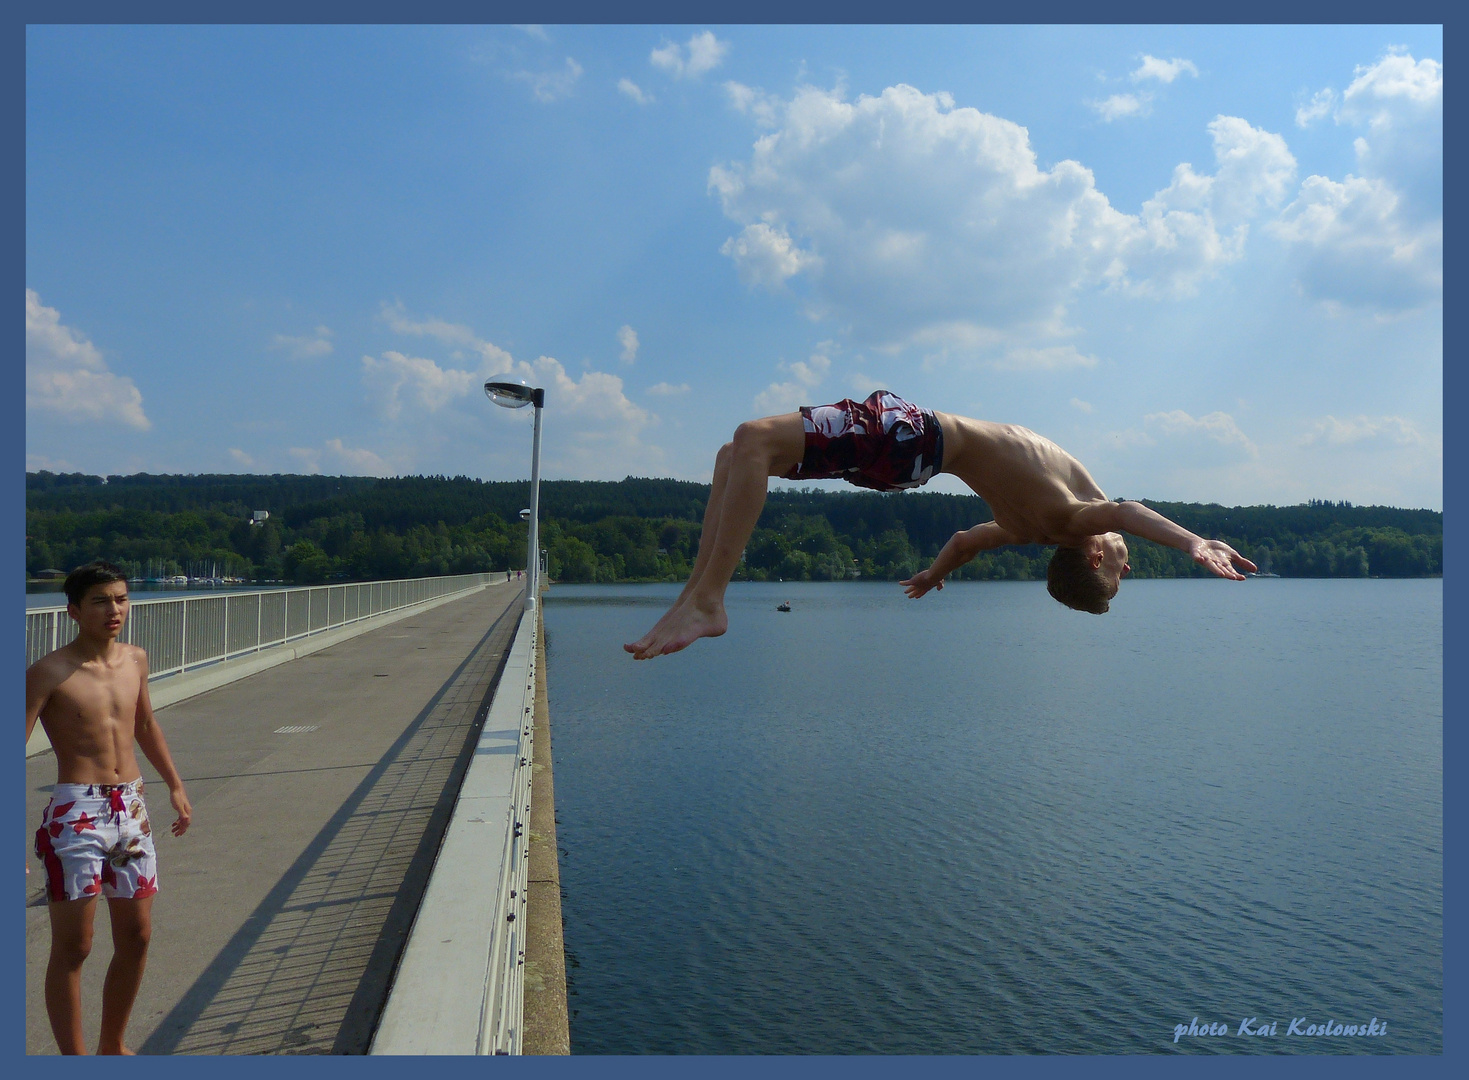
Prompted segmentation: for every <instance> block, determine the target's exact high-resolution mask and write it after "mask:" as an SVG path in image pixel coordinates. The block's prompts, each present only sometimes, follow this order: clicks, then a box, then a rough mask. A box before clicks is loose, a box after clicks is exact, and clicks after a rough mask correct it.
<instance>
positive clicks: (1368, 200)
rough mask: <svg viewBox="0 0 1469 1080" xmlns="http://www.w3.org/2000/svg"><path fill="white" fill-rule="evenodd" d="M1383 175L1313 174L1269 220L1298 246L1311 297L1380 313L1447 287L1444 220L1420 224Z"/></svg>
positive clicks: (1275, 231)
mask: <svg viewBox="0 0 1469 1080" xmlns="http://www.w3.org/2000/svg"><path fill="white" fill-rule="evenodd" d="M1401 202H1402V200H1401V198H1400V196H1399V195H1398V194H1397V193H1396V192H1395V191H1394V190H1393V189H1392V188H1391V186H1390V185H1389V184H1388V183H1387V182H1386V181H1384V180H1375V179H1366V178H1363V177H1356V176H1348V177H1347V178H1346V180H1345V181H1343V182H1342V183H1337V182H1336V181H1334V180H1328V179H1327V178H1326V177H1324V176H1310V177H1307V178H1306V180H1305V182H1304V183H1302V184H1301V191H1300V194H1299V195H1298V196H1297V197H1296V199H1295V201H1294V202H1292V203H1291V204H1290V205H1289V206H1287V207H1286V208H1285V210H1284V211H1283V212H1282V214H1281V216H1280V219H1279V220H1278V221H1276V222H1274V223H1273V224H1272V225H1271V226H1270V231H1271V233H1272V234H1273V235H1275V236H1276V237H1278V238H1280V239H1281V240H1283V241H1285V242H1286V243H1287V244H1288V245H1291V246H1292V247H1293V248H1294V249H1295V255H1296V258H1297V260H1298V263H1299V272H1300V277H1299V282H1300V285H1301V288H1302V290H1303V291H1304V292H1305V293H1306V295H1307V296H1310V297H1312V298H1314V299H1318V300H1325V301H1328V302H1333V303H1339V304H1345V305H1347V306H1349V307H1354V308H1361V309H1365V310H1375V311H1379V312H1387V313H1391V312H1398V311H1406V310H1411V309H1413V308H1416V307H1420V306H1422V305H1424V304H1426V303H1430V302H1432V301H1434V300H1436V299H1438V298H1439V297H1440V296H1441V295H1442V291H1443V221H1442V219H1439V220H1436V221H1429V222H1425V223H1422V224H1416V223H1414V222H1412V221H1411V220H1409V217H1408V215H1406V214H1404V213H1402V212H1401Z"/></svg>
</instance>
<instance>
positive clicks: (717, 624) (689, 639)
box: [633, 412, 806, 660]
mask: <svg viewBox="0 0 1469 1080" xmlns="http://www.w3.org/2000/svg"><path fill="white" fill-rule="evenodd" d="M805 452H806V430H805V425H804V423H803V422H802V419H801V414H800V413H798V412H796V413H786V414H785V415H784V416H767V417H766V418H765V419H763V420H752V421H749V422H747V423H744V424H741V425H740V426H739V428H738V429H736V431H735V437H734V441H733V442H732V443H731V449H730V453H729V459H728V469H727V471H726V474H725V478H724V495H723V498H721V499H720V500H719V508H718V512H719V517H718V529H717V530H716V531H715V534H714V535H713V536H709V535H707V533H706V535H704V536H701V537H700V538H699V561H702V562H703V564H704V565H703V566H702V567H700V568H699V576H698V580H697V581H694V582H692V583H691V586H692V587H691V588H689V589H688V590H687V593H686V595H685V596H684V597H683V599H682V600H681V601H680V602H679V603H678V604H677V605H676V607H675V608H674V610H673V611H672V612H670V616H671V617H670V618H668V619H667V620H666V621H664V622H663V624H662V626H661V627H655V628H654V630H653V632H652V634H651V635H649V637H650V638H651V640H648V641H647V643H646V644H645V645H643V647H642V648H641V649H639V650H638V651H637V652H635V653H633V655H634V656H635V657H636V658H637V659H639V660H646V659H649V658H650V657H654V656H661V655H663V654H665V653H673V652H678V651H679V650H680V649H684V648H687V647H688V646H689V645H691V644H692V643H693V642H695V641H697V640H698V639H699V638H701V637H718V636H719V635H720V634H722V633H724V631H725V629H726V627H727V626H728V619H727V618H726V616H725V613H724V590H725V588H726V587H727V586H728V585H729V579H730V577H731V576H732V575H733V574H734V569H735V567H736V566H737V565H738V564H739V561H740V555H741V554H743V553H744V550H745V544H746V543H748V542H749V539H750V534H751V533H752V532H754V531H755V523H756V522H757V521H759V520H760V511H761V510H762V509H763V508H764V506H765V490H766V487H767V485H768V482H769V479H770V477H772V476H780V475H782V474H783V473H786V472H788V471H789V470H790V469H791V468H792V467H793V466H795V465H797V464H799V463H800V461H801V459H802V458H803V457H804V456H805ZM713 501H714V500H713V493H712V491H711V493H710V502H711V503H712V502H713ZM705 516H706V518H707V517H708V512H707V511H706V515H705ZM706 545H707V555H706V551H705V549H706ZM696 566H697V563H696Z"/></svg>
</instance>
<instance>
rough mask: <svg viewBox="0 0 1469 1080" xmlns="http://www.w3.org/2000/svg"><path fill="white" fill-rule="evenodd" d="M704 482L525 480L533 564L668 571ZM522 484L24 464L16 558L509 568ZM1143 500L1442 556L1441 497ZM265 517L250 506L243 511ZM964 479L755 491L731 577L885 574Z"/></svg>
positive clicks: (359, 575) (1135, 556)
mask: <svg viewBox="0 0 1469 1080" xmlns="http://www.w3.org/2000/svg"><path fill="white" fill-rule="evenodd" d="M708 494H709V486H708V485H707V484H694V483H688V482H686V481H680V480H649V479H637V478H632V477H629V478H628V479H626V480H622V481H619V482H592V481H572V480H555V481H547V482H544V483H542V485H541V516H542V524H541V542H542V546H543V547H544V548H545V549H546V550H547V551H548V553H549V561H550V570H551V576H552V578H553V579H557V580H564V581H605V582H613V581H678V580H682V579H683V578H685V577H686V576H687V575H688V572H689V567H690V566H691V565H692V563H693V561H694V556H695V553H696V551H697V549H698V542H699V531H700V521H701V519H702V517H703V512H704V502H705V500H706V499H707V498H708ZM529 497H530V485H529V484H528V483H526V482H520V483H485V482H482V481H479V480H471V479H468V478H466V477H452V478H451V477H442V476H428V477H424V476H419V477H402V478H397V479H390V480H377V479H373V478H370V477H355V476H331V477H329V476H242V475H219V476H209V475H204V476H150V475H147V474H138V475H136V476H112V477H107V478H106V479H105V480H104V479H103V478H101V477H95V476H83V475H80V474H66V475H56V474H52V473H46V472H40V473H30V474H27V476H26V570H27V573H28V574H30V575H35V574H37V573H39V572H40V571H43V570H69V569H71V568H72V567H74V566H77V565H79V564H81V563H83V562H86V561H87V560H89V559H93V558H99V557H100V558H108V559H111V560H113V561H115V562H118V563H121V564H123V565H124V566H125V567H126V568H127V569H128V570H129V572H130V573H133V574H136V575H137V576H139V577H142V576H168V575H172V574H177V573H185V572H193V573H200V572H206V571H205V570H204V568H211V567H212V568H216V569H217V572H218V573H220V574H227V575H230V576H237V577H244V578H250V579H255V580H271V581H281V580H284V581H290V582H300V583H308V582H319V581H327V580H359V579H371V578H397V577H421V576H428V575H435V574H458V573H471V572H475V571H482V570H504V569H517V568H520V567H522V566H523V565H524V562H525V542H526V526H525V525H524V523H522V522H521V521H520V519H519V511H520V510H521V508H522V507H524V506H527V505H528V502H529ZM1144 501H1145V502H1147V505H1149V506H1152V507H1153V508H1154V509H1156V510H1157V511H1159V512H1160V513H1162V514H1165V515H1166V516H1168V517H1170V518H1172V519H1174V520H1175V521H1177V522H1179V523H1180V524H1182V525H1183V526H1184V527H1185V528H1188V529H1190V530H1192V531H1193V532H1196V533H1198V534H1200V535H1202V536H1209V537H1217V538H1219V539H1222V540H1225V541H1227V542H1228V543H1230V544H1232V545H1233V546H1234V547H1236V548H1237V549H1238V550H1239V551H1240V552H1242V553H1243V554H1244V555H1246V556H1247V557H1249V558H1251V559H1253V560H1254V561H1255V562H1257V563H1259V564H1260V565H1261V568H1262V569H1266V568H1268V569H1270V570H1271V571H1273V572H1274V573H1277V574H1280V575H1281V576H1282V577H1368V576H1374V577H1425V576H1433V575H1437V574H1441V573H1442V572H1443V515H1442V514H1440V513H1437V512H1435V511H1430V510H1398V509H1393V508H1390V507H1375V506H1368V507H1363V506H1352V505H1350V504H1348V503H1326V502H1311V503H1308V504H1305V505H1301V506H1287V507H1274V506H1250V507H1224V506H1217V505H1212V504H1209V505H1201V504H1196V503H1157V502H1151V501H1147V500H1144ZM256 510H266V511H269V513H270V517H269V519H268V520H267V521H265V522H264V523H263V524H260V525H252V524H251V523H250V518H251V515H252V512H253V511H256ZM990 516H991V515H990V512H989V509H988V507H986V506H985V504H984V501H983V500H982V499H980V498H978V497H976V496H972V495H970V496H962V495H941V494H929V493H923V492H909V493H902V494H892V495H883V494H877V493H875V492H864V491H857V490H854V489H852V490H842V489H822V490H817V489H806V490H802V491H776V492H771V494H770V497H769V499H768V500H767V502H766V505H765V511H764V513H763V514H762V515H761V518H760V524H759V527H758V528H757V529H756V530H755V534H754V535H753V536H752V537H751V539H750V544H749V546H748V547H747V548H746V552H745V561H744V564H743V566H742V568H741V570H740V572H739V575H738V576H739V577H742V578H746V579H752V580H766V579H771V580H773V579H776V578H781V579H785V580H808V579H814V580H835V579H841V578H851V577H858V576H860V577H865V578H878V579H886V580H898V579H901V578H905V577H907V576H909V575H910V574H912V573H913V572H915V571H916V570H918V569H920V568H922V567H923V566H924V565H926V564H927V562H928V560H929V559H931V558H932V557H933V556H934V555H935V554H936V553H937V552H938V550H939V548H940V547H942V546H943V544H944V542H945V541H946V540H947V539H948V538H949V537H950V536H951V535H952V534H953V533H954V532H955V531H956V530H958V529H964V528H968V527H969V526H971V525H974V524H976V523H977V522H980V521H986V520H988V519H989V518H990ZM1129 544H1130V546H1131V549H1132V560H1131V561H1132V566H1133V573H1134V574H1135V575H1136V576H1138V577H1183V576H1196V575H1200V574H1202V573H1203V571H1201V570H1200V569H1199V568H1198V567H1196V566H1195V565H1194V564H1193V563H1192V562H1190V561H1189V559H1188V558H1187V557H1186V556H1185V555H1183V554H1182V553H1181V552H1177V551H1173V550H1170V549H1167V548H1162V547H1159V546H1157V545H1155V544H1150V543H1148V542H1146V541H1140V540H1136V539H1132V538H1129ZM1049 558H1050V549H1047V548H1041V547H1022V548H1010V549H1002V550H1000V551H995V552H987V553H985V554H984V555H981V556H980V557H979V558H978V559H976V560H975V561H974V562H972V563H970V564H969V565H968V566H965V567H963V568H962V569H961V570H960V571H959V572H958V573H957V574H956V575H955V576H956V577H958V578H969V579H1004V578H1009V579H1037V578H1044V577H1045V568H1046V562H1047V561H1048V560H1049Z"/></svg>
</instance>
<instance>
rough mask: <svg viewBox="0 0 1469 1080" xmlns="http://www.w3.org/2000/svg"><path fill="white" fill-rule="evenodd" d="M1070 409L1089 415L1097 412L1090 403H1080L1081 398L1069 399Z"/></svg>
mask: <svg viewBox="0 0 1469 1080" xmlns="http://www.w3.org/2000/svg"><path fill="white" fill-rule="evenodd" d="M1071 407H1072V408H1073V409H1076V410H1078V411H1080V412H1084V413H1087V414H1091V413H1094V412H1096V411H1097V410H1096V406H1094V405H1093V404H1092V403H1091V402H1090V401H1082V400H1081V398H1075V397H1074V398H1072V399H1071Z"/></svg>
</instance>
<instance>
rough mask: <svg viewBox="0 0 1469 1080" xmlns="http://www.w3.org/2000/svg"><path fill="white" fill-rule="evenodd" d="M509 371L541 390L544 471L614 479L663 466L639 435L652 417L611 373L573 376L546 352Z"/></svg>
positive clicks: (655, 420)
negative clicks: (543, 418)
mask: <svg viewBox="0 0 1469 1080" xmlns="http://www.w3.org/2000/svg"><path fill="white" fill-rule="evenodd" d="M510 374H511V375H512V376H516V377H519V378H523V379H525V380H526V381H527V382H529V383H531V384H532V385H535V386H544V387H545V388H546V410H545V425H546V430H545V436H544V438H545V442H544V447H543V450H542V453H543V454H545V455H546V464H545V466H544V468H545V469H546V470H547V471H548V472H550V473H552V474H560V475H564V476H577V477H582V478H585V479H594V480H601V479H607V480H620V479H621V478H622V477H624V476H627V475H648V472H647V471H646V470H660V469H663V468H665V467H666V466H665V465H664V463H663V451H662V450H661V449H660V448H658V447H657V446H653V445H651V444H649V443H646V442H644V441H643V437H642V436H643V433H644V432H645V431H646V430H647V429H648V428H650V427H652V426H654V425H656V424H657V423H658V418H657V417H656V416H654V415H653V414H652V413H650V412H648V411H647V410H646V409H643V408H641V407H639V406H638V405H636V404H634V403H633V402H632V401H631V400H630V399H629V398H628V396H627V394H626V392H625V390H624V387H623V382H622V380H621V379H620V378H618V377H617V376H616V375H610V374H608V373H606V372H602V371H585V372H583V373H582V375H581V378H580V379H573V378H572V377H571V376H570V375H568V374H567V373H566V369H565V368H564V367H563V366H562V365H561V363H560V362H559V361H558V360H555V359H553V358H552V357H549V356H541V357H538V358H537V359H536V360H535V362H534V363H526V362H525V361H517V362H516V364H515V365H514V367H512V368H511V370H510ZM526 411H529V410H526ZM638 470H645V471H643V472H639V471H638Z"/></svg>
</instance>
